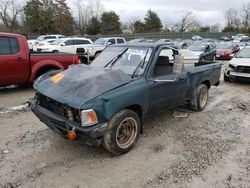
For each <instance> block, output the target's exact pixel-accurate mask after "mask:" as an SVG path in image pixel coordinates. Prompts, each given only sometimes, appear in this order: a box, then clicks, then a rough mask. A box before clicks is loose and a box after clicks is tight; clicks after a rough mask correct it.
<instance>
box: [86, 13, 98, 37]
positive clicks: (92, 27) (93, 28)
mask: <svg viewBox="0 0 250 188" xmlns="http://www.w3.org/2000/svg"><path fill="white" fill-rule="evenodd" d="M100 31H101V22H100V21H99V20H98V19H97V18H96V17H95V16H94V17H92V18H91V20H90V23H89V24H88V27H87V33H88V34H89V35H97V34H99V33H100Z"/></svg>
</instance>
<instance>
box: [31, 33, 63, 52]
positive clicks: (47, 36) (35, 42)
mask: <svg viewBox="0 0 250 188" xmlns="http://www.w3.org/2000/svg"><path fill="white" fill-rule="evenodd" d="M60 38H65V36H64V35H41V36H39V37H37V38H36V39H34V40H27V43H28V45H29V49H30V50H33V47H34V46H35V45H36V44H38V42H40V41H43V40H49V39H55V40H56V39H60Z"/></svg>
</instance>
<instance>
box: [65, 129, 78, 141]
mask: <svg viewBox="0 0 250 188" xmlns="http://www.w3.org/2000/svg"><path fill="white" fill-rule="evenodd" d="M67 137H68V139H69V140H71V141H74V140H75V139H76V132H75V131H68V133H67Z"/></svg>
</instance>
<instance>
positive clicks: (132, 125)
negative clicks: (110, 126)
mask: <svg viewBox="0 0 250 188" xmlns="http://www.w3.org/2000/svg"><path fill="white" fill-rule="evenodd" d="M137 132H138V123H137V122H136V120H135V119H134V118H131V117H128V118H125V119H124V120H123V121H122V122H121V123H120V124H119V126H118V128H117V131H116V143H117V145H118V146H119V147H120V148H122V149H126V148H128V147H130V146H131V145H132V144H133V143H134V141H135V139H136V136H137Z"/></svg>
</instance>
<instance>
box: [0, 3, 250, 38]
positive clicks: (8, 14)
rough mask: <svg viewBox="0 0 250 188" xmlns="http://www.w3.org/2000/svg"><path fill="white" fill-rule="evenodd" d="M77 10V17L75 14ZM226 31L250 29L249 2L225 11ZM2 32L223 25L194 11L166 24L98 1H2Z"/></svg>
mask: <svg viewBox="0 0 250 188" xmlns="http://www.w3.org/2000/svg"><path fill="white" fill-rule="evenodd" d="M72 11H74V17H73V16H72ZM225 20H226V27H225V28H224V29H223V30H222V31H225V32H239V31H242V32H250V26H249V25H250V2H249V3H245V4H243V5H242V8H241V10H240V11H238V10H236V9H234V8H231V9H228V10H227V11H226V12H225ZM0 31H8V32H17V33H22V34H29V35H40V34H55V33H60V34H64V35H78V34H79V35H84V34H89V35H97V34H104V35H105V34H120V33H122V32H124V31H125V32H129V33H147V32H161V31H174V32H219V31H220V25H219V24H215V25H212V26H209V25H206V26H204V25H202V24H201V23H200V22H199V21H198V19H197V18H196V17H195V15H194V13H193V12H187V13H185V14H183V16H182V17H181V19H180V20H179V21H178V22H177V23H174V24H170V23H169V24H163V23H162V20H161V19H160V17H159V15H158V13H157V12H155V11H153V10H151V9H149V10H148V11H147V12H146V13H145V16H144V19H143V20H141V19H138V18H135V19H132V20H129V19H128V21H127V22H126V23H122V22H121V21H120V16H119V15H118V14H117V13H115V12H114V11H105V10H104V7H103V5H102V4H101V3H100V1H99V0H89V1H88V2H87V3H86V1H81V0H75V1H74V8H73V9H70V8H69V7H68V5H67V3H66V0H27V1H26V3H25V4H24V5H23V6H22V5H20V4H18V3H17V1H15V0H0Z"/></svg>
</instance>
